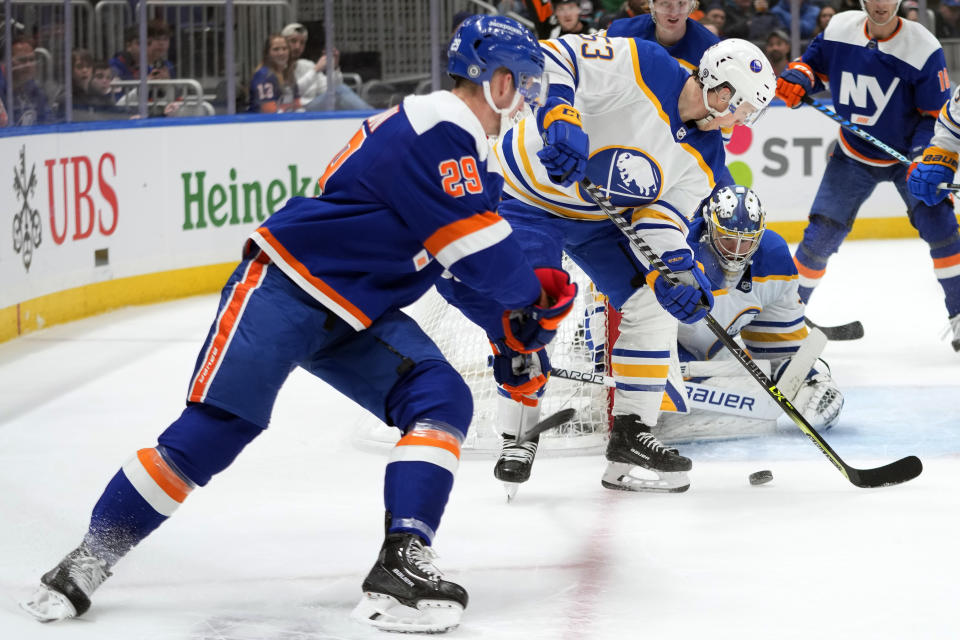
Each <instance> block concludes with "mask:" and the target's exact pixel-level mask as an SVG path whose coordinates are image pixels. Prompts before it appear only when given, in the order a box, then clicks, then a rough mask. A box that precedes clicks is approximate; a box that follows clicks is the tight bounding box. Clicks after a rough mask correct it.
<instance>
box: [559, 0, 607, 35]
mask: <svg viewBox="0 0 960 640" xmlns="http://www.w3.org/2000/svg"><path fill="white" fill-rule="evenodd" d="M553 15H554V16H556V19H557V24H556V26H554V28H553V29H551V30H550V37H551V38H559V37H560V36H562V35H565V34H568V33H579V34H583V35H590V34H593V33H596V32H597V30H596V29H594V28H593V27H591V26H590V25H589V24H588V23H587V22H586V21H585V20H583V19H582V18H581V17H580V0H553Z"/></svg>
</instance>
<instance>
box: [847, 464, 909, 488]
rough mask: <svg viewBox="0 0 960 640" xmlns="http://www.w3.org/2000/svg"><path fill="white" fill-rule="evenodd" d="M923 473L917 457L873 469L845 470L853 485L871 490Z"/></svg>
mask: <svg viewBox="0 0 960 640" xmlns="http://www.w3.org/2000/svg"><path fill="white" fill-rule="evenodd" d="M922 471H923V463H922V462H920V458H918V457H917V456H907V457H906V458H901V459H899V460H897V461H896V462H891V463H890V464H887V465H884V466H882V467H876V468H873V469H854V468H853V467H848V468H847V476H848V477H849V479H850V482H852V483H853V484H854V485H856V486H858V487H861V488H864V489H872V488H875V487H889V486H890V485H893V484H900V483H901V482H906V481H907V480H913V479H914V478H916V477H917V476H918V475H920V472H922Z"/></svg>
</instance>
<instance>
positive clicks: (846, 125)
mask: <svg viewBox="0 0 960 640" xmlns="http://www.w3.org/2000/svg"><path fill="white" fill-rule="evenodd" d="M801 100H802V102H803V103H804V104H808V105H810V106H811V107H813V108H814V109H816V110H817V111H819V112H820V113H822V114H823V115H825V116H827V117H828V118H830V119H831V120H833V121H834V122H836V123H837V124H839V125H840V126H841V127H842V128H843V129H845V130H847V131H849V132H850V133H852V134H853V135H855V136H857V137H858V138H861V139H863V140H866V141H867V142H869V143H870V144H872V145H873V146H875V147H876V148H877V149H880V150H881V151H883V152H884V153H886V154H887V155H889V156H890V157H891V158H894V159H895V160H897V161H899V162H900V164H904V165H906V166H908V167H909V166H910V165H911V164H913V162H912V161H911V160H910V159H909V158H907V157H906V156H905V155H903V154H902V153H900V152H899V151H897V150H896V149H894V148H893V147H891V146H890V145H888V144H886V143H885V142H882V141H881V140H878V139H877V138H874V137H873V136H872V135H870V134H869V133H867V132H866V131H864V130H863V129H861V128H860V127H858V126H857V125H855V124H853V123H852V122H850V121H849V120H847V119H846V118H844V117H843V116H841V115H840V114H839V113H837V112H836V111H834V110H833V109H831V108H830V107H828V106H827V105H825V104H823V103H822V102H820V101H819V100H816V99H814V98H811V97H810V96H806V95H805V96H803V98H801ZM937 188H938V189H943V190H945V191H960V184H958V183H956V182H941V183H940V184H938V185H937Z"/></svg>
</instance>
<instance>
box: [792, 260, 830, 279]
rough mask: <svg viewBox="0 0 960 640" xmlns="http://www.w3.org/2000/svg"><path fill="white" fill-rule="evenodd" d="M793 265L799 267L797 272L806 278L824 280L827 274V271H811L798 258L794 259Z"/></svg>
mask: <svg viewBox="0 0 960 640" xmlns="http://www.w3.org/2000/svg"><path fill="white" fill-rule="evenodd" d="M793 264H795V265H797V271H799V272H800V275H802V276H803V277H805V278H822V277H823V274H825V273H826V272H827V270H826V269H811V268H810V267H808V266H807V265H805V264H803V263H802V262H800V261H799V260H797V259H796V258H794V259H793Z"/></svg>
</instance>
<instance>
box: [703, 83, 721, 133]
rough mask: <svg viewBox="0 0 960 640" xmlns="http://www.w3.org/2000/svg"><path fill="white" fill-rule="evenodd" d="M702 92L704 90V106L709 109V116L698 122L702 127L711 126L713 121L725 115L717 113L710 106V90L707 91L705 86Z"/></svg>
mask: <svg viewBox="0 0 960 640" xmlns="http://www.w3.org/2000/svg"><path fill="white" fill-rule="evenodd" d="M702 90H703V106H704V107H706V109H707V115H706V116H704V117H703V118H700V119H699V120H697V124H698V125H699V126H701V127H702V126H705V125H708V124H710V121H711V120H713V119H714V118H717V117H719V116H722V115H723V114H722V113H720V112H719V111H717V110H716V109H714V108H713V107H711V106H710V101H709V100H708V99H707V92H708V91H710V89H707V87H706V86H704V87H703V88H702Z"/></svg>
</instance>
